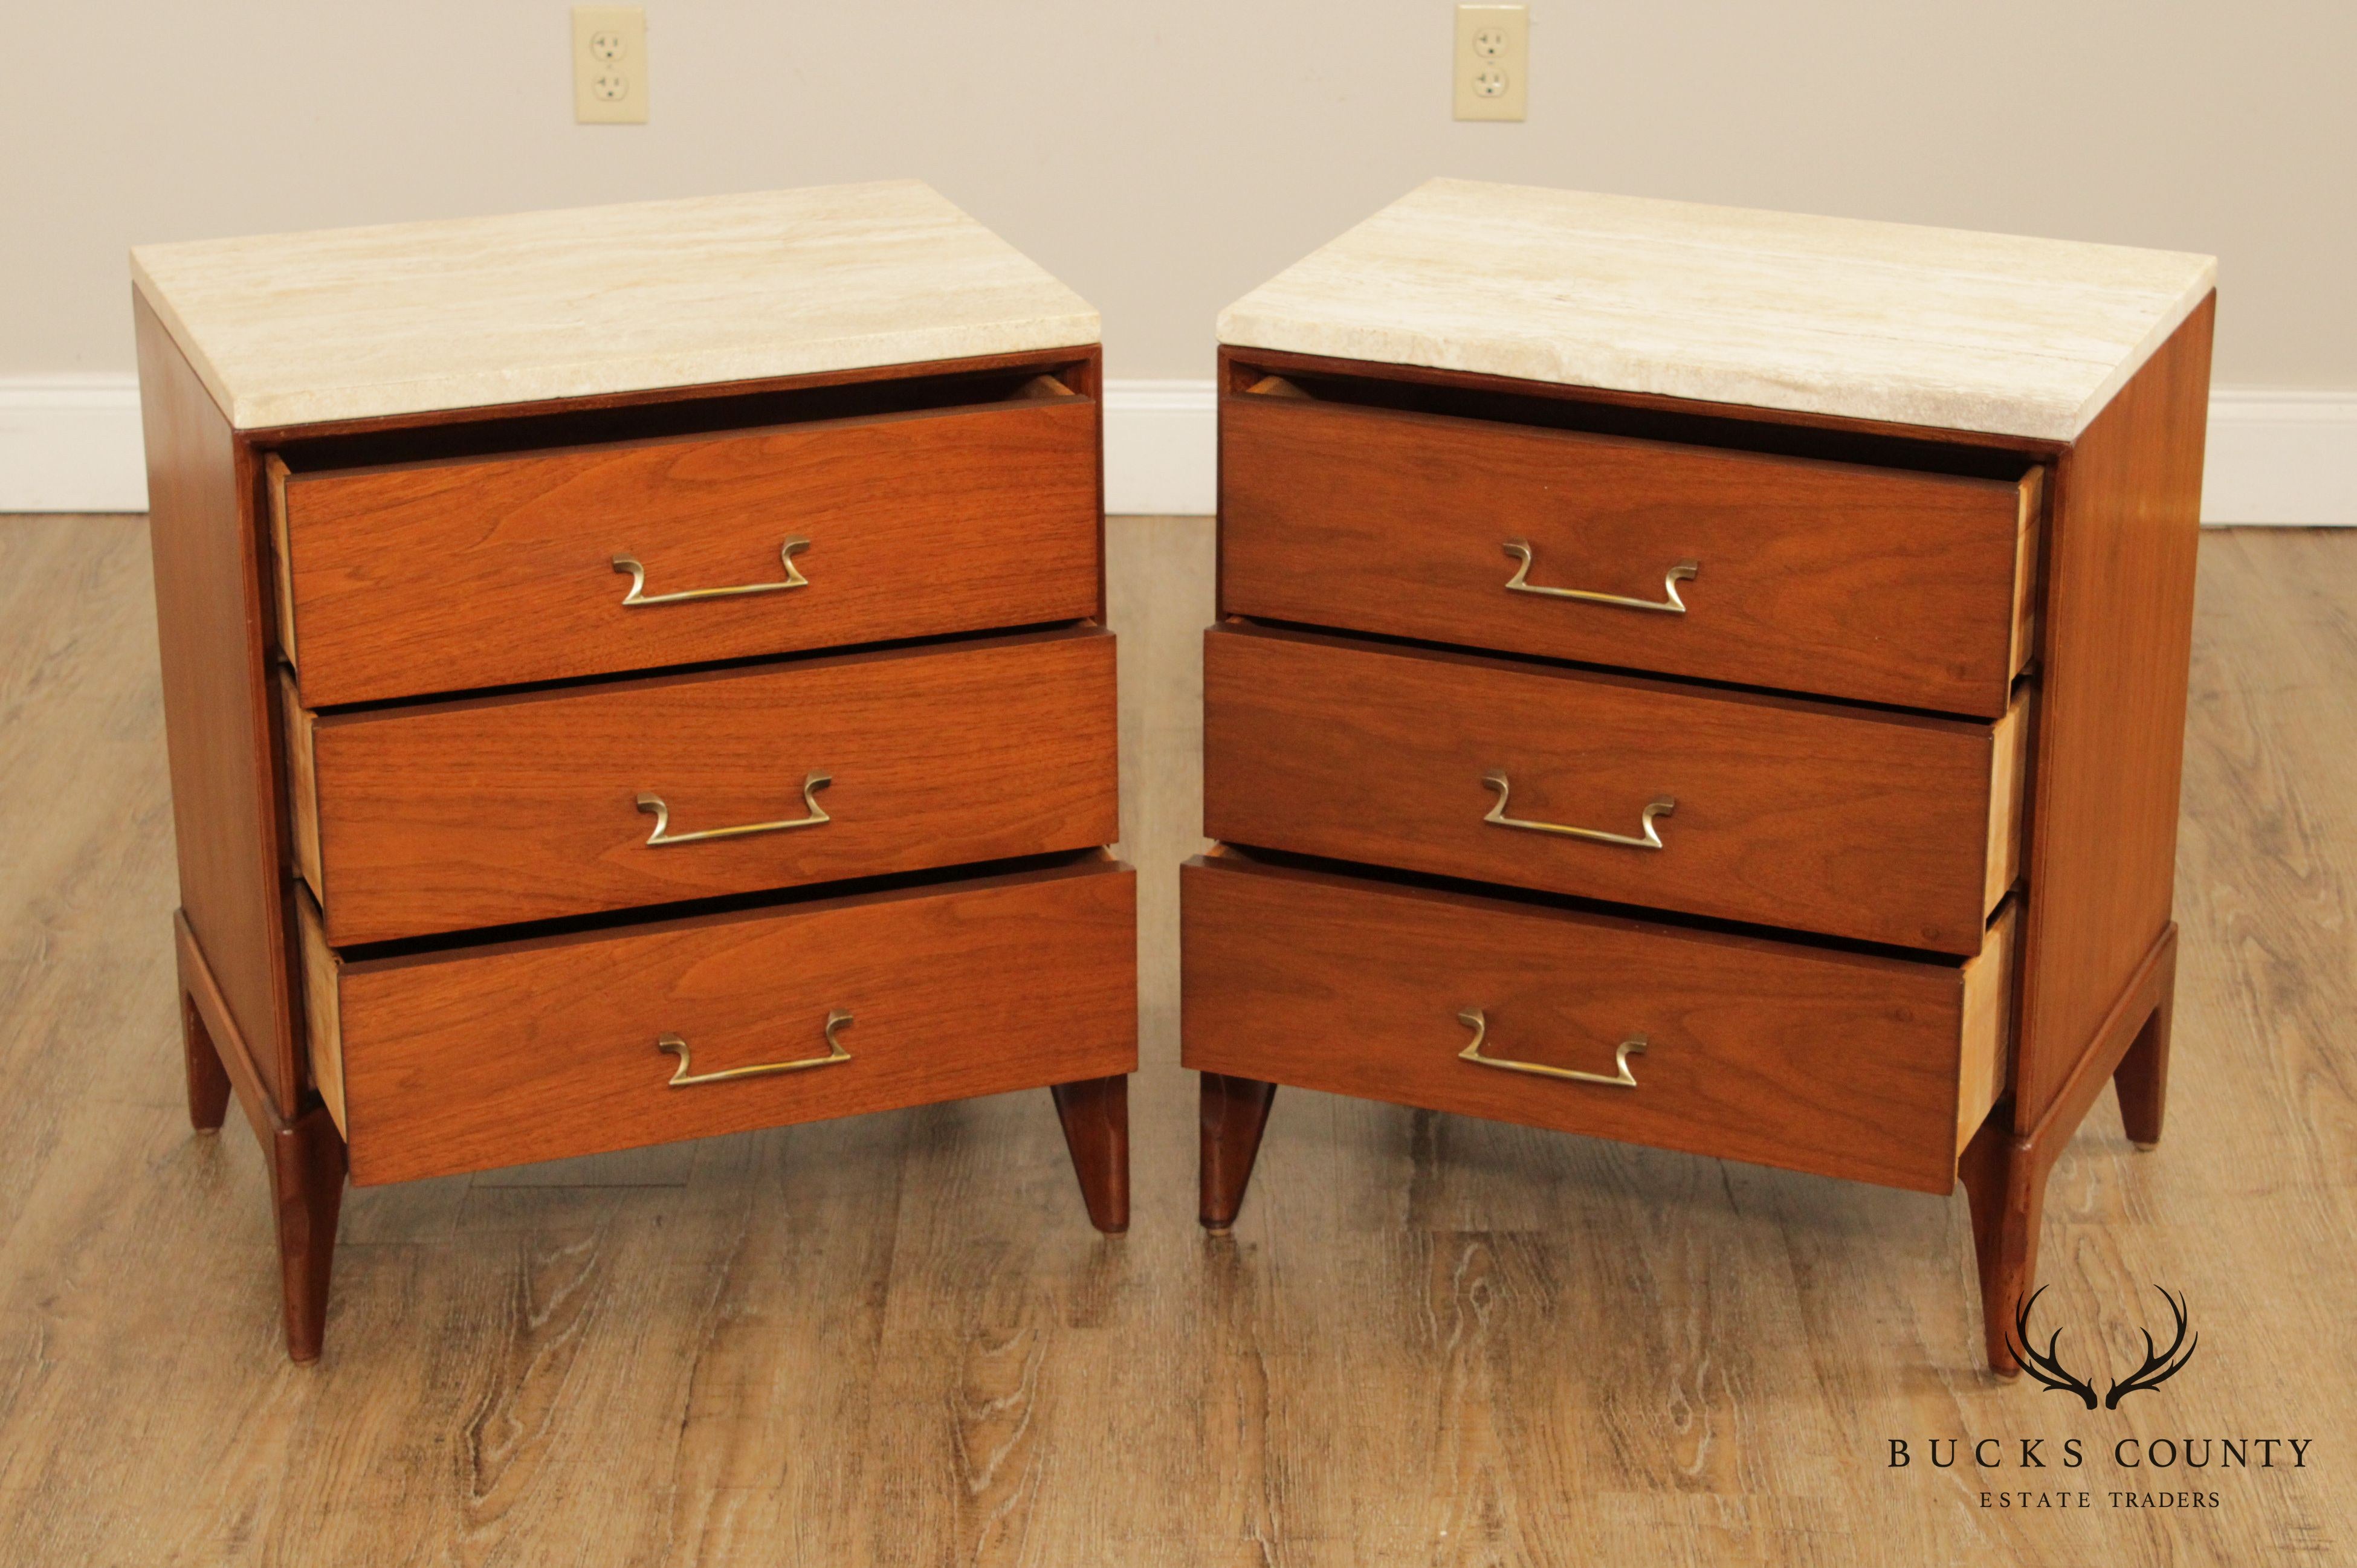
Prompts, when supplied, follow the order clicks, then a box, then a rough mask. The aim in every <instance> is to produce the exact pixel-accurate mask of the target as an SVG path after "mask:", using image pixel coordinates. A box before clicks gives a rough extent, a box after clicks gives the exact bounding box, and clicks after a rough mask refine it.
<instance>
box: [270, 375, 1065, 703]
mask: <svg viewBox="0 0 2357 1568" xmlns="http://www.w3.org/2000/svg"><path fill="white" fill-rule="evenodd" d="M1097 452H1098V438H1097V403H1096V401H1095V400H1094V399H1093V398H1084V397H1079V396H1075V395H1073V394H1071V392H1068V391H1066V390H1065V389H1064V388H1063V387H1062V386H1061V384H1060V383H1059V382H1055V381H1047V380H1044V379H1043V380H1041V381H1034V382H1032V383H1031V384H1030V389H1029V390H1028V391H1027V392H1025V393H1024V394H1021V395H1017V396H1013V397H1009V398H1006V399H1002V400H999V401H995V402H988V403H974V404H969V405H965V406H960V407H952V408H945V409H929V410H924V411H920V412H916V413H890V414H884V415H878V416H873V417H866V418H851V419H831V420H819V421H813V422H811V423H807V424H790V425H780V426H773V427H770V428H767V429H756V430H732V431H725V432H719V433H715V434H706V435H689V436H683V437H678V438H673V439H660V440H643V441H624V442H619V443H613V444H608V445H602V446H573V447H564V448H557V449H554V450H546V451H537V452H525V453H510V454H503V455H500V456H482V457H474V456H469V457H460V458H450V459H440V460H433V461H425V462H414V463H403V464H396V465H393V466H389V467H368V468H342V469H334V470H326V471H320V472H305V471H302V470H300V469H297V470H296V471H294V472H289V471H288V470H287V469H286V467H285V465H284V464H283V463H282V462H280V461H279V460H278V459H276V458H273V459H272V460H271V464H270V477H271V513H272V522H273V526H274V530H275V531H276V533H277V550H278V561H279V580H278V592H279V634H280V643H281V646H282V647H283V648H284V649H285V652H286V655H287V658H288V660H289V661H290V662H292V663H293V664H294V665H295V666H296V672H297V678H298V682H299V689H300V691H301V693H302V699H303V702H304V703H305V704H306V705H307V706H310V707H314V708H320V707H330V706H333V705H335V704H337V703H359V702H372V701H376V700H379V699H382V698H388V697H403V696H414V695H418V694H421V693H429V692H443V691H452V690H457V689H461V688H467V687H480V686H499V685H509V684H514V683H519V682H532V681H547V680H561V679H570V678H573V677H576V676H583V675H593V674H604V673H610V672H614V671H626V670H642V669H654V668H658V667H661V666H665V665H673V664H685V663H693V662H696V661H699V660H713V659H731V658H738V657H743V656H748V655H755V654H770V653H783V652H791V651H795V650H803V649H812V648H824V647H833V646H840V645H844V644H849V643H858V642H874V641H881V640H885V639H893V638H904V637H928V636H936V635H941V634H944V633H953V632H966V631H978V630H984V629H986V628H1001V627H1017V626H1025V625H1031V624H1035V623H1039V622H1046V621H1058V620H1074V619H1079V618H1083V617H1087V616H1092V615H1094V614H1095V613H1096V611H1097V540H1098V518H1099V511H1098V504H1097V498H1098V489H1097ZM630 563H635V564H636V570H633V569H632V566H631V565H630Z"/></svg>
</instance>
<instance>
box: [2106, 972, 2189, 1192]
mask: <svg viewBox="0 0 2357 1568" xmlns="http://www.w3.org/2000/svg"><path fill="white" fill-rule="evenodd" d="M2176 970H2177V949H2176V947H2175V945H2174V944H2171V945H2170V947H2169V952H2168V956H2167V958H2166V960H2165V961H2164V972H2163V973H2162V974H2161V975H2160V977H2159V978H2160V998H2159V1001H2158V1003H2156V1004H2154V1006H2153V1010H2152V1015H2151V1016H2149V1017H2147V1019H2146V1020H2145V1021H2144V1027H2143V1028H2141V1029H2138V1030H2137V1031H2136V1039H2135V1040H2134V1041H2133V1042H2131V1043H2130V1045H2129V1046H2128V1049H2127V1054H2126V1056H2124V1057H2122V1058H2120V1065H2119V1066H2118V1067H2116V1068H2115V1069H2112V1086H2113V1088H2114V1089H2115V1090H2117V1091H2118V1093H2119V1097H2120V1123H2121V1125H2122V1126H2124V1127H2126V1129H2127V1134H2128V1142H2130V1143H2132V1144H2135V1145H2136V1147H2137V1148H2139V1149H2149V1148H2151V1147H2152V1146H2153V1145H2155V1144H2158V1143H2159V1142H2160V1118H2161V1112H2163V1111H2164V1110H2166V1109H2167V1107H2168V1103H2169V1014H2170V1012H2171V1010H2172V1006H2173V1004H2175V1002H2176V1000H2177V983H2176V982H2177V974H2176Z"/></svg>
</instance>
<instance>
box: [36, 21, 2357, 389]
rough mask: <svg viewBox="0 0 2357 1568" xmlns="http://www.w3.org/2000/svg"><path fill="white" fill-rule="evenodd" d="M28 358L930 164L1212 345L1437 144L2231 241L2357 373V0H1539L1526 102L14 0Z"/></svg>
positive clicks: (1106, 63) (1161, 29)
mask: <svg viewBox="0 0 2357 1568" xmlns="http://www.w3.org/2000/svg"><path fill="white" fill-rule="evenodd" d="M7 10H8V15H9V16H10V22H9V44H10V48H9V53H10V55H11V57H12V58H13V60H14V65H13V68H12V70H11V73H10V82H9V88H8V91H6V92H5V94H0V215H5V216H0V225H5V241H4V242H0V298H5V301H6V304H5V310H0V376H7V375H22V374H38V373H46V372H57V371H109V370H117V369H127V368H128V366H129V365H130V362H131V343H130V335H129V331H128V322H127V315H128V312H127V305H126V297H127V292H128V285H127V283H126V281H125V275H124V262H123V252H124V247H125V246H127V245H128V244H130V243H132V242H135V241H145V240H167V239H192V238H198V237H202V236H209V235H218V234H229V233H236V232H242V231H261V230H273V229H290V228H311V227H319V226H328V225H336V224H347V223H364V222H371V221H380V220H396V219H408V218H419V217H428V216H441V215H455V214H464V213H478V212H489V211H496V210H500V209H513V208H521V207H563V206H569V205H575V204H580V203H587V202H599V201H618V200H629V199H638V198H646V197H657V196H673V195H686V194H693V193H698V192H710V191H723V190H736V189H747V188H758V187H762V186H780V185H799V184H815V183H823V182H828V181H835V180H848V179H863V178H870V177H884V176H898V175H916V176H920V177H923V178H926V179H929V180H931V182H933V183H934V184H935V185H936V186H938V187H939V188H941V189H942V190H943V191H944V192H946V193H947V194H948V195H949V196H950V197H951V198H952V199H954V200H956V201H958V202H960V203H961V204H963V206H965V207H966V208H967V209H969V210H971V211H973V212H974V214H976V215H977V216H978V217H980V218H982V219H983V220H985V221H986V222H988V223H990V224H992V225H993V226H994V227H996V228H997V229H998V230H999V231H1001V232H1002V233H1004V234H1006V236H1007V237H1008V238H1010V239H1011V240H1013V241H1014V242H1016V243H1017V244H1018V245H1021V246H1022V247H1024V248H1025V249H1026V250H1028V251H1029V252H1031V253H1032V254H1033V255H1035V256H1036V257H1038V258H1039V260H1040V261H1041V262H1043V263H1046V264H1047V265H1048V266H1049V268H1051V269H1052V270H1054V271H1055V272H1057V273H1059V274H1061V275H1062V276H1063V277H1064V278H1065V279H1066V280H1068V281H1069V282H1071V284H1072V285H1074V286H1075V287H1077V288H1078V289H1079V290H1080V291H1081V292H1082V294H1084V295H1087V296H1088V297H1089V298H1090V299H1092V300H1093V301H1094V302H1096V303H1097V304H1098V305H1099V306H1101V307H1102V308H1103V311H1104V314H1105V323H1106V337H1107V342H1108V358H1109V365H1108V370H1109V371H1110V372H1111V373H1112V374H1114V375H1115V376H1133V377H1189V376H1203V375H1208V374H1209V373H1210V365H1211V319H1212V317H1213V315H1214V313H1215V312H1216V311H1217V310H1218V308H1219V306H1222V304H1224V303H1225V302H1226V301H1228V300H1229V299H1231V298H1232V297H1234V296H1235V295H1238V294H1240V293H1242V292H1243V290H1244V289H1246V288H1247V287H1249V286H1250V285H1253V284H1254V283H1255V282H1257V281H1258V280H1259V279H1261V278H1262V277H1264V276H1265V275H1266V274H1269V273H1271V272H1273V271H1275V269H1276V268H1278V267H1281V266H1283V265H1284V264H1286V263H1288V262H1290V261H1292V260H1294V259H1295V258H1296V257H1297V256H1299V255H1300V254H1302V253H1303V252H1306V251H1308V250H1309V249H1310V248H1312V247H1313V246H1315V245H1316V244H1318V242H1320V241H1321V240H1322V239H1324V238H1325V237H1327V236H1329V235H1330V234H1332V233H1333V232H1335V231H1337V230H1339V229H1340V228H1342V227H1343V226H1345V225H1347V224H1349V223H1351V221H1353V220H1356V219H1358V218H1359V217H1361V216H1362V215H1363V214H1365V213H1366V212H1368V211H1369V210H1371V209H1373V208H1375V207H1376V206H1378V205H1380V204H1381V203H1383V201H1385V200H1387V199H1390V198H1392V197H1393V196H1395V195H1397V194H1398V193H1399V192H1401V191H1402V190H1404V189H1405V188H1407V187H1409V186H1411V185H1413V184H1414V183H1415V182H1416V181H1417V180H1420V179H1422V178H1424V177H1426V176H1428V175H1432V174H1440V173H1447V174H1457V175H1464V176H1469V177H1487V178H1499V179H1509V180H1523V181H1531V182H1534V183H1544V184H1555V185H1566V186H1577V187H1587V188H1598V189H1606V190H1619V191H1629V192H1635V193H1641V194H1647V195H1659V196H1671V197H1681V198H1686V199H1696V200H1705V201H1722V202H1733V203H1741V204H1747V205H1757V206H1766V207H1782V208H1792V209H1806V210H1811V211H1822V212H1834V213H1844V214H1852V215H1857V216H1865V217H1876V218H1889V219H1898V220H1908V221H1916V222H1929V223H1943V224H1953V225H1958V226H1964V227H1973V228H1989V229H2001V230H2011V231H2021V232H2027V233H2039V234H2055V235H2066V236H2071V237H2074V238H2082V239H2091V240H2105V241H2114V242H2121V243H2126V244H2138V245H2158V246H2168V247H2174V248H2182V249H2188V250H2204V251H2211V252H2215V253H2216V254H2217V255H2218V256H2219V257H2220V259H2221V275H2222V300H2223V303H2222V308H2221V313H2220V317H2219V347H2218V380H2219V381H2220V382H2221V383H2225V384H2234V383H2240V384H2248V385H2273V386H2286V387H2302V386H2306V387H2336V386H2337V387H2357V304H2352V289H2351V286H2350V285H2351V283H2352V266H2351V259H2352V256H2357V200H2352V191H2357V84H2352V76H2357V7H2352V5H2349V4H2347V0H2307V3H2300V0H2104V3H2097V0H1975V3H1972V4H1961V3H1958V0H1941V3H1938V4H1931V3H1918V0H1781V3H1779V4H1760V3H1757V0H1579V3H1577V4H1574V3H1571V0H1534V5H1533V7H1532V15H1533V22H1532V52H1533V72H1532V82H1533V86H1532V98H1531V117H1530V120H1529V123H1528V124H1520V125H1498V124H1465V125H1460V124H1454V123H1452V122H1451V121H1450V120H1449V118H1448V90H1447V81H1448V55H1447V51H1448V42H1449V11H1450V7H1449V6H1448V5H1447V4H1445V3H1443V0H1263V3H1260V4H1250V3H1238V0H1191V3H1188V4H1158V5H1154V4H1145V3H1142V0H998V3H996V4H991V3H986V0H962V3H955V4H952V3H941V0H933V3H925V0H910V3H908V4H903V5H890V6H887V5H861V4H858V3H856V0H843V3H841V4H838V5H834V6H831V7H824V8H822V7H820V6H817V5H811V4H807V3H803V0H651V3H650V4H649V5H648V19H649V28H650V41H649V52H650V56H651V66H652V78H653V80H652V94H651V102H652V108H653V123H652V124H649V125H646V126H642V127H625V126H576V125H575V124H572V123H571V99H570V91H571V88H570V78H569V75H568V71H569V61H568V57H567V53H566V45H567V37H568V33H567V27H568V22H567V14H566V7H565V5H561V4H555V3H552V0H531V3H529V4H527V3H522V0H469V3H459V0H404V3H403V4H400V5H388V6H385V7H383V8H382V9H377V10H368V9H363V8H362V7H360V6H357V5H350V4H347V3H345V0H309V3H307V4H302V5H296V4H291V3H281V4H256V3H245V4H238V3H224V4H188V3H187V0H178V3H174V4H168V5H167V4H161V3H153V0H151V3H148V4H126V3H122V0H115V3H112V4H110V3H104V0H83V3H81V4H63V5H40V4H36V3H35V0H8V5H7Z"/></svg>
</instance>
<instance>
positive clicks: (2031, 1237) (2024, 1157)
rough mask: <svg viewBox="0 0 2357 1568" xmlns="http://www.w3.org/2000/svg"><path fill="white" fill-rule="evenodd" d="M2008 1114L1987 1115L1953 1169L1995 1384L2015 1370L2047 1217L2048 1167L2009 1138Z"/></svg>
mask: <svg viewBox="0 0 2357 1568" xmlns="http://www.w3.org/2000/svg"><path fill="white" fill-rule="evenodd" d="M2097 1081H2098V1082H2100V1081H2101V1080H2100V1079H2098V1080H2097ZM2012 1112H2013V1108H2012V1106H2011V1105H2009V1104H2007V1105H1999V1106H1998V1107H1997V1108H1996V1110H1995V1111H1993V1112H1990V1113H1989V1118H1988V1120H1987V1121H1986V1122H1982V1123H1981V1130H1980V1131H1979V1132H1978V1133H1975V1134H1974V1135H1973V1140H1972V1142H1971V1143H1970V1144H1966V1145H1965V1147H1964V1157H1963V1158H1962V1159H1960V1160H1958V1161H1957V1162H1956V1174H1957V1176H1960V1177H1961V1178H1962V1179H1963V1181H1964V1197H1965V1200H1966V1201H1967V1202H1968V1203H1970V1204H1971V1206H1972V1213H1973V1251H1975V1254H1977V1256H1978V1258H1979V1261H1980V1276H1981V1322H1982V1327H1983V1329H1984V1331H1985V1333H1986V1338H1987V1344H1988V1363H1989V1370H1991V1371H1993V1372H1995V1373H1996V1375H1997V1376H1999V1377H2001V1378H2010V1377H2014V1376H2017V1375H2018V1374H2019V1372H2020V1371H2021V1363H2020V1361H2019V1360H2018V1359H2017V1358H2016V1357H2015V1355H2014V1350H2013V1338H2012V1335H2013V1315H2014V1309H2015V1308H2016V1307H2017V1306H2018V1305H2020V1303H2021V1301H2022V1300H2023V1298H2024V1297H2025V1296H2027V1294H2029V1291H2030V1289H2031V1288H2032V1287H2033V1285H2034V1283H2035V1282H2036V1279H2037V1275H2038V1232H2039V1227H2040V1224H2041V1223H2042V1222H2043V1220H2044V1219H2045V1214H2046V1176H2047V1171H2048V1168H2049V1162H2048V1161H2047V1160H2046V1159H2044V1158H2041V1157H2040V1155H2039V1153H2038V1152H2037V1150H2036V1148H2035V1147H2034V1145H2033V1144H2032V1143H2031V1141H2030V1140H2029V1138H2028V1137H2026V1136H2019V1135H2017V1134H2016V1133H2014V1131H2013V1126H2012Z"/></svg>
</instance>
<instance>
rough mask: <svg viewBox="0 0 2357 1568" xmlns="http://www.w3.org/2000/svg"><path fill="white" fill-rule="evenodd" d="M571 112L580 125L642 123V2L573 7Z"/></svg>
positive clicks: (644, 85)
mask: <svg viewBox="0 0 2357 1568" xmlns="http://www.w3.org/2000/svg"><path fill="white" fill-rule="evenodd" d="M573 118H574V119H575V120H576V121H577V122H578V123H579V124H584V125H643V124H646V123H647V13H646V8H645V7H644V6H640V5H576V6H575V7H573Z"/></svg>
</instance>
